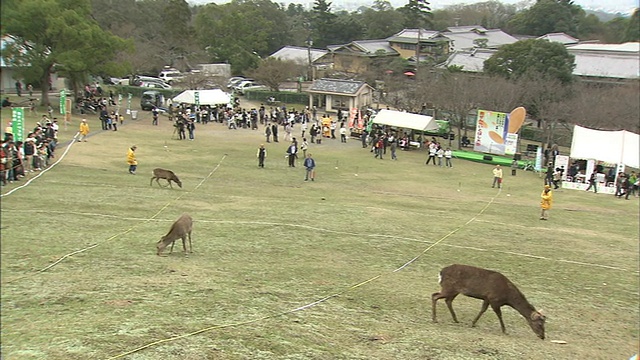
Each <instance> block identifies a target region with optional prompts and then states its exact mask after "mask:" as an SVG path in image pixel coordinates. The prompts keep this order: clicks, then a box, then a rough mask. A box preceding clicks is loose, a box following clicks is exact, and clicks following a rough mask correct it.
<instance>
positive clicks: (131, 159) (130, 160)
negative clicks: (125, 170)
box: [127, 145, 138, 175]
mask: <svg viewBox="0 0 640 360" xmlns="http://www.w3.org/2000/svg"><path fill="white" fill-rule="evenodd" d="M137 148H138V147H137V146H135V145H133V146H132V147H130V148H129V151H128V152H127V164H129V174H131V175H135V174H136V168H137V167H138V160H136V153H135V151H136V149H137Z"/></svg>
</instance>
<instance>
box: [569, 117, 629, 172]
mask: <svg viewBox="0 0 640 360" xmlns="http://www.w3.org/2000/svg"><path fill="white" fill-rule="evenodd" d="M570 156H571V157H572V158H574V159H585V160H600V161H604V162H608V163H612V164H624V165H625V166H630V167H633V168H636V169H637V168H640V135H638V134H635V133H632V132H629V131H624V130H621V131H605V130H593V129H588V128H584V127H581V126H578V125H575V126H574V127H573V140H572V141H571V155H570Z"/></svg>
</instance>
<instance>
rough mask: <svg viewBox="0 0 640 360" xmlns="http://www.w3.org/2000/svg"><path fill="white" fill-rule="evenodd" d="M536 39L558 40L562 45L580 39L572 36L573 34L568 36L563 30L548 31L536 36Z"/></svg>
mask: <svg viewBox="0 0 640 360" xmlns="http://www.w3.org/2000/svg"><path fill="white" fill-rule="evenodd" d="M537 39H538V40H549V41H552V42H559V43H561V44H564V45H569V44H577V43H578V42H579V41H580V40H578V39H576V38H574V37H573V36H569V35H567V34H565V33H563V32H560V33H549V34H545V35H542V36H540V37H538V38H537Z"/></svg>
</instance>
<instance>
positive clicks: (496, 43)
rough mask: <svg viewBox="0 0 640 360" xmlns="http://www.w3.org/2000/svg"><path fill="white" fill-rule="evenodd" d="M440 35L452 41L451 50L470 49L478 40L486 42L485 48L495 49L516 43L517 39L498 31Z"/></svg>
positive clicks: (474, 31)
mask: <svg viewBox="0 0 640 360" xmlns="http://www.w3.org/2000/svg"><path fill="white" fill-rule="evenodd" d="M442 35H443V36H445V37H447V38H449V39H451V40H452V45H451V47H452V49H453V50H461V49H471V48H474V47H477V45H476V43H474V41H475V40H480V39H486V40H487V44H486V47H487V48H497V47H500V46H502V45H507V44H513V43H514V42H516V41H518V39H516V38H515V37H513V36H511V35H509V34H507V33H506V32H504V31H502V30H500V29H491V30H485V31H480V30H471V31H464V32H462V31H461V32H443V33H442Z"/></svg>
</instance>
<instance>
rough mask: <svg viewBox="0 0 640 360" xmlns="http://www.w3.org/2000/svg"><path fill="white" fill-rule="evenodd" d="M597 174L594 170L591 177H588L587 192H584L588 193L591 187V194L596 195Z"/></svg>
mask: <svg viewBox="0 0 640 360" xmlns="http://www.w3.org/2000/svg"><path fill="white" fill-rule="evenodd" d="M597 176H598V175H597V173H596V172H595V170H594V171H593V172H592V173H591V176H589V186H588V187H587V190H585V191H589V189H591V187H592V186H593V192H594V193H596V194H597V193H598V185H597V184H596V182H597V181H596V178H597Z"/></svg>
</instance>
